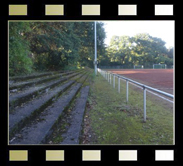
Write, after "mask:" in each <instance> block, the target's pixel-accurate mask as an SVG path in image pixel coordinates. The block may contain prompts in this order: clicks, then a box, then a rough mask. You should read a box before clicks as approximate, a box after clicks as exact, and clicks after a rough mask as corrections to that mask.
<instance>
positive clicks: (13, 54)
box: [9, 22, 32, 75]
mask: <svg viewBox="0 0 183 166" xmlns="http://www.w3.org/2000/svg"><path fill="white" fill-rule="evenodd" d="M9 27H10V28H9V73H10V75H17V74H22V73H23V74H27V73H30V72H31V71H32V61H31V59H30V58H29V54H30V48H29V43H28V42H27V41H26V40H25V33H26V32H28V31H29V30H30V29H29V23H26V22H20V23H19V22H10V23H9Z"/></svg>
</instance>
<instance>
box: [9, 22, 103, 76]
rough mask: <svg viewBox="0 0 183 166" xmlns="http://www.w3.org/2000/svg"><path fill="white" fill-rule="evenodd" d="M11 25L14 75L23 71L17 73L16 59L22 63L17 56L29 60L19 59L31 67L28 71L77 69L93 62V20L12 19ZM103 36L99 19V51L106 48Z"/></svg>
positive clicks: (12, 72)
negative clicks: (45, 20) (13, 20)
mask: <svg viewBox="0 0 183 166" xmlns="http://www.w3.org/2000/svg"><path fill="white" fill-rule="evenodd" d="M9 27H10V39H11V40H10V53H11V55H10V66H9V67H10V71H11V72H10V73H11V75H16V74H20V73H21V72H19V73H17V72H15V73H14V68H15V67H14V66H16V65H15V64H14V62H15V61H18V63H19V60H18V59H21V61H26V63H24V65H22V63H20V64H21V69H26V70H28V69H29V70H28V71H31V69H34V70H36V71H45V70H59V69H65V70H70V69H72V70H74V69H76V68H77V67H79V68H80V67H82V66H89V67H92V66H93V57H94V23H93V22H16V23H15V22H10V25H9ZM20 31H21V32H20ZM22 32H23V35H21V34H22ZM19 33H20V34H19ZM15 34H16V36H15ZM12 38H13V39H14V41H12ZM104 39H105V32H104V28H103V23H100V22H99V23H97V43H98V44H97V45H98V54H99V55H102V54H103V52H104V50H105V49H104ZM19 45H20V46H19ZM30 53H31V54H30ZM28 54H29V55H30V57H28ZM17 56H19V58H18V57H17ZM25 58H28V59H25ZM30 62H33V63H30ZM19 68H20V66H19ZM26 70H22V71H26Z"/></svg>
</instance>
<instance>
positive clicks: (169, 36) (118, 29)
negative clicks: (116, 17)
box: [102, 20, 175, 48]
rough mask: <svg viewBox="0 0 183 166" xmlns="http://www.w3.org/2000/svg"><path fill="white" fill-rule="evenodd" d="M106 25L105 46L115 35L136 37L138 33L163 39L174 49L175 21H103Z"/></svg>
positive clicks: (167, 45)
mask: <svg viewBox="0 0 183 166" xmlns="http://www.w3.org/2000/svg"><path fill="white" fill-rule="evenodd" d="M102 22H103V23H104V24H105V25H104V28H105V32H106V36H107V38H106V39H105V44H106V45H109V43H110V39H111V37H112V36H113V35H116V36H124V35H126V36H130V37H132V36H135V35H136V34H138V33H149V35H151V36H153V37H158V38H161V39H162V40H163V41H165V42H166V44H165V46H166V47H167V48H169V47H171V46H172V47H174V43H175V42H174V38H175V37H174V36H175V31H174V21H163V20H162V21H161V20H159V21H102Z"/></svg>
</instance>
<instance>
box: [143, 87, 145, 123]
mask: <svg viewBox="0 0 183 166" xmlns="http://www.w3.org/2000/svg"><path fill="white" fill-rule="evenodd" d="M143 91H144V122H146V87H145V86H144V87H143Z"/></svg>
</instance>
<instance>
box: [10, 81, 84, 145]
mask: <svg viewBox="0 0 183 166" xmlns="http://www.w3.org/2000/svg"><path fill="white" fill-rule="evenodd" d="M81 85H82V84H81V83H77V84H76V85H75V86H72V87H71V89H70V90H69V92H68V93H67V94H65V95H63V96H61V97H60V98H59V99H58V100H57V101H56V102H55V103H54V104H53V105H51V106H50V107H47V109H45V110H44V111H43V112H42V113H41V114H40V116H39V117H37V118H36V119H37V120H34V121H33V122H32V124H31V125H30V126H26V127H25V128H23V129H22V130H21V132H20V133H19V134H18V136H17V137H15V138H13V140H12V141H11V144H40V143H42V142H44V141H45V137H46V136H47V135H49V134H50V132H51V128H52V126H53V125H54V123H55V122H56V121H57V119H58V117H59V116H60V114H61V113H62V111H63V110H64V108H65V107H67V106H68V105H69V103H70V102H71V100H72V99H73V98H74V96H75V95H76V94H77V92H78V90H79V88H80V87H81Z"/></svg>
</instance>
